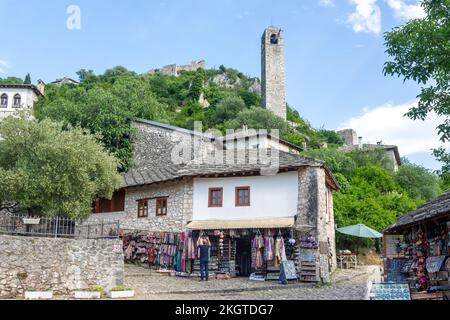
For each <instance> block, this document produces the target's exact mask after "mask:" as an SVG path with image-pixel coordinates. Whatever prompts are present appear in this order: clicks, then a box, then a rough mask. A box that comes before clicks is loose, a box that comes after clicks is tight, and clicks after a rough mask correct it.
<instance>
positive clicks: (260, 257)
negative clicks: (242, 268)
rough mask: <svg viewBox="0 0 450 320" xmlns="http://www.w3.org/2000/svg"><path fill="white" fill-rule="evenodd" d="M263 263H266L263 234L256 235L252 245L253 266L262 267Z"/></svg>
mask: <svg viewBox="0 0 450 320" xmlns="http://www.w3.org/2000/svg"><path fill="white" fill-rule="evenodd" d="M253 255H254V257H253ZM253 260H254V263H253ZM263 265H264V238H263V237H262V236H261V235H256V236H255V238H254V239H253V245H252V267H253V268H254V269H261V268H262V266H263Z"/></svg>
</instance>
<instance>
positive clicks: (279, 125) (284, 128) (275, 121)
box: [226, 107, 289, 137]
mask: <svg viewBox="0 0 450 320" xmlns="http://www.w3.org/2000/svg"><path fill="white" fill-rule="evenodd" d="M226 125H227V127H228V128H230V129H240V128H242V126H243V125H247V126H248V128H251V129H267V130H272V129H278V130H279V132H280V137H282V136H285V135H286V134H287V132H288V131H289V127H288V125H287V123H286V121H284V120H283V119H282V118H280V117H277V116H276V115H274V114H273V113H272V112H270V111H269V110H267V109H263V108H260V107H251V108H249V109H244V110H242V111H241V112H239V113H238V114H237V115H236V118H235V119H233V120H230V121H228V123H227V124H226Z"/></svg>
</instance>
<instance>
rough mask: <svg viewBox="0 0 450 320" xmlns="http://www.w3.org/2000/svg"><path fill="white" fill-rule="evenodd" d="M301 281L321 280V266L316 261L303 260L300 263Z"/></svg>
mask: <svg viewBox="0 0 450 320" xmlns="http://www.w3.org/2000/svg"><path fill="white" fill-rule="evenodd" d="M300 281H301V282H319V281H320V278H319V266H318V265H317V262H316V261H301V264H300Z"/></svg>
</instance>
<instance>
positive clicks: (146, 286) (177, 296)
mask: <svg viewBox="0 0 450 320" xmlns="http://www.w3.org/2000/svg"><path fill="white" fill-rule="evenodd" d="M378 276H379V267H377V266H362V267H358V268H357V269H350V270H340V269H338V270H337V271H336V272H335V273H334V274H333V277H332V283H331V284H329V285H322V286H311V285H308V284H303V283H299V284H289V285H280V284H278V283H277V282H276V281H273V282H272V281H264V282H258V281H250V280H248V279H246V278H233V279H230V280H210V281H208V282H200V281H199V280H198V279H197V278H179V277H170V276H167V275H161V274H158V273H156V272H153V271H150V270H148V269H144V268H141V267H137V266H130V265H127V266H126V269H125V285H126V286H128V287H132V288H133V289H135V292H136V297H135V299H150V300H153V299H163V300H205V299H207V300H217V299H220V300H239V299H241V300H362V299H364V298H365V295H366V288H367V281H368V280H374V279H376V278H377V277H378Z"/></svg>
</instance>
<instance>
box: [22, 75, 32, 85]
mask: <svg viewBox="0 0 450 320" xmlns="http://www.w3.org/2000/svg"><path fill="white" fill-rule="evenodd" d="M23 83H24V84H31V76H30V74H29V73H27V75H26V76H25V80H23Z"/></svg>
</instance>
